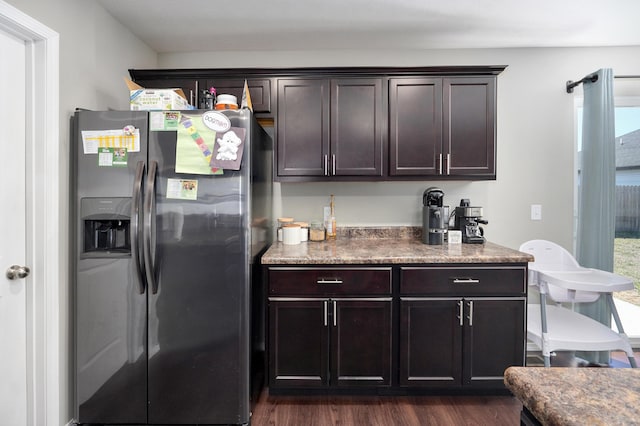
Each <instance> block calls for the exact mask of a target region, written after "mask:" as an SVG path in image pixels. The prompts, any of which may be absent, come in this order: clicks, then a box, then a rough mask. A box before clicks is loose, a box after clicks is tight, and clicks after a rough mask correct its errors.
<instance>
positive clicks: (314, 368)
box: [269, 299, 329, 388]
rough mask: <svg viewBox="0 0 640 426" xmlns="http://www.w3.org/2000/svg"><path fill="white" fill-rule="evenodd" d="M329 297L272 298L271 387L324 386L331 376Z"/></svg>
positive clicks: (270, 324)
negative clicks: (329, 360)
mask: <svg viewBox="0 0 640 426" xmlns="http://www.w3.org/2000/svg"><path fill="white" fill-rule="evenodd" d="M328 303H329V302H328V301H327V300H326V299H302V300H296V299H290V300H281V299H279V300H270V301H269V386H270V387H273V388H278V387H281V388H287V387H292V388H293V387H295V388H300V387H307V388H314V387H323V386H327V385H328V384H329V378H328V371H329V369H328V337H329V334H328V327H327V325H328V322H329V318H328V315H327V314H328V312H327V311H328V309H327V304H328Z"/></svg>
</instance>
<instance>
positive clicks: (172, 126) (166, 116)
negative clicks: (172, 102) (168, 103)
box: [149, 111, 181, 132]
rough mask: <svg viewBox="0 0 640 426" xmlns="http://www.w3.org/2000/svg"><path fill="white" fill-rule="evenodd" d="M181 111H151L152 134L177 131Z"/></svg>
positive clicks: (150, 125)
mask: <svg viewBox="0 0 640 426" xmlns="http://www.w3.org/2000/svg"><path fill="white" fill-rule="evenodd" d="M180 117H181V114H180V111H151V112H150V113H149V130H151V131H152V132H166V131H176V130H178V126H179V125H180Z"/></svg>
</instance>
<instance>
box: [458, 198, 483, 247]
mask: <svg viewBox="0 0 640 426" xmlns="http://www.w3.org/2000/svg"><path fill="white" fill-rule="evenodd" d="M488 223H489V222H488V221H486V220H484V219H482V207H472V206H471V205H470V203H469V200H468V199H467V198H463V199H462V200H460V206H458V207H456V211H455V225H454V226H455V229H459V230H460V231H462V242H463V243H467V244H484V242H485V239H484V229H482V227H481V226H480V224H483V225H487V224H488Z"/></svg>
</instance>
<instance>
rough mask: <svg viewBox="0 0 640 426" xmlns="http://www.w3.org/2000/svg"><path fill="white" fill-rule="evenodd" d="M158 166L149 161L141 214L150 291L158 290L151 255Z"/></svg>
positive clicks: (145, 265) (145, 262)
mask: <svg viewBox="0 0 640 426" xmlns="http://www.w3.org/2000/svg"><path fill="white" fill-rule="evenodd" d="M157 168H158V162H157V161H151V162H150V163H149V173H148V174H147V185H146V187H145V196H144V216H143V224H144V225H143V229H142V236H143V240H144V241H143V250H144V269H145V272H146V276H147V283H148V285H149V286H150V287H151V292H152V293H153V294H156V293H157V292H158V283H157V281H156V277H155V265H154V264H153V263H154V262H153V259H152V255H151V230H152V228H151V225H152V223H151V222H152V218H153V207H154V204H155V195H156V170H157Z"/></svg>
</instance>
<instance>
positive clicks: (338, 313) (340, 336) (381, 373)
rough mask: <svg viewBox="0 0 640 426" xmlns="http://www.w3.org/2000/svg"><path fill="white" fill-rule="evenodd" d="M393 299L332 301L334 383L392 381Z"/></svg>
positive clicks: (357, 384) (348, 384)
mask: <svg viewBox="0 0 640 426" xmlns="http://www.w3.org/2000/svg"><path fill="white" fill-rule="evenodd" d="M391 300H392V299H391V297H389V298H366V299H365V298H358V299H355V298H354V299H340V298H338V299H332V300H330V301H329V303H330V311H332V315H331V321H330V324H329V327H330V329H331V332H330V335H331V339H330V341H331V352H330V353H331V360H330V364H329V365H330V369H331V384H332V386H337V387H360V386H376V387H379V386H385V385H386V386H390V385H391V359H392V356H391V352H392V346H391V328H392V325H391V324H392V323H391V318H392V315H391V309H392V302H391Z"/></svg>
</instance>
